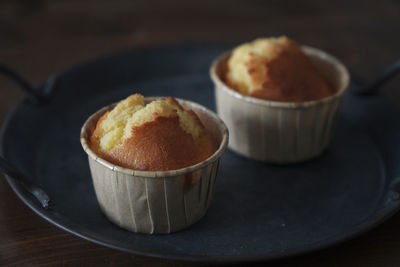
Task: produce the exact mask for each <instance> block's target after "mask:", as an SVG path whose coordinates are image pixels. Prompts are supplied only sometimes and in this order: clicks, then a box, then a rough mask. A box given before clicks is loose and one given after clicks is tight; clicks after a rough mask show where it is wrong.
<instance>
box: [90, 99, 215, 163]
mask: <svg viewBox="0 0 400 267" xmlns="http://www.w3.org/2000/svg"><path fill="white" fill-rule="evenodd" d="M90 144H91V145H90V146H91V148H92V149H93V150H94V151H95V152H96V153H97V154H98V155H99V156H100V157H102V158H104V159H106V160H108V161H109V162H111V163H114V164H116V165H120V166H122V167H126V168H131V169H136V170H149V171H162V170H175V169H180V168H183V167H187V166H191V165H194V164H196V163H199V162H200V161H203V160H205V159H206V158H208V157H209V156H211V155H212V154H213V153H214V152H215V150H216V146H215V144H214V142H213V140H212V138H211V137H210V135H209V134H208V133H207V131H206V129H205V128H204V126H203V124H202V123H201V121H200V119H199V118H198V117H197V115H196V114H195V113H194V112H193V111H191V110H185V109H184V108H183V107H182V106H181V105H180V104H179V103H178V102H177V101H176V100H175V99H174V98H172V97H169V98H166V99H161V100H156V101H153V102H151V103H149V104H147V105H145V103H144V98H143V96H142V95H139V94H133V95H130V96H129V97H127V98H126V99H124V100H122V101H120V102H119V103H118V104H117V105H116V106H115V107H114V108H113V109H112V110H111V111H108V112H106V113H105V114H104V115H103V116H102V117H101V118H100V119H99V120H98V122H97V125H96V128H95V130H94V131H93V133H92V136H91V138H90Z"/></svg>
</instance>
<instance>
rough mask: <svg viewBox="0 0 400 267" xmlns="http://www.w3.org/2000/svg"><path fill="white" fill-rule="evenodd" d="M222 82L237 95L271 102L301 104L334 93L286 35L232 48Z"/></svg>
mask: <svg viewBox="0 0 400 267" xmlns="http://www.w3.org/2000/svg"><path fill="white" fill-rule="evenodd" d="M225 81H226V84H227V85H228V86H229V87H231V88H233V89H235V90H237V91H238V92H240V93H241V94H244V95H248V96H252V97H257V98H261V99H265V100H271V101H281V102H295V103H302V102H306V101H314V100H319V99H322V98H325V97H328V96H331V95H332V94H334V93H335V91H334V88H332V87H331V86H330V85H329V84H328V82H327V81H326V80H325V78H324V77H323V76H322V75H321V74H320V73H319V72H318V70H317V69H316V68H315V66H314V65H313V64H312V62H311V60H310V59H309V58H308V57H307V56H306V55H305V54H304V53H303V51H302V50H301V47H300V45H298V44H297V43H295V42H294V41H292V40H290V39H289V38H287V37H286V36H283V37H280V38H264V39H257V40H255V41H253V42H251V43H246V44H243V45H240V46H239V47H237V48H235V49H234V50H233V52H232V55H231V56H230V58H229V60H228V70H227V72H226V74H225Z"/></svg>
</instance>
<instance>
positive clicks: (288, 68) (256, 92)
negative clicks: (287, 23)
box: [210, 36, 349, 163]
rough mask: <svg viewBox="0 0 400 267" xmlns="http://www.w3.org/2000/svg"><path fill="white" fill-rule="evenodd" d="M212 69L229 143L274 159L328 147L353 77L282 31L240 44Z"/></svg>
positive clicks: (293, 158) (298, 157)
mask: <svg viewBox="0 0 400 267" xmlns="http://www.w3.org/2000/svg"><path fill="white" fill-rule="evenodd" d="M210 75H211V78H212V80H213V82H214V84H215V96H216V103H217V111H218V114H219V116H220V117H221V118H222V119H223V120H224V121H225V123H226V124H227V126H228V129H229V131H230V135H231V136H230V142H229V148H230V149H232V150H233V151H235V152H237V153H238V154H240V155H243V156H245V157H249V158H252V159H257V160H262V161H265V162H271V163H295V162H301V161H305V160H308V159H311V158H313V157H316V156H318V155H319V154H321V153H322V152H323V151H324V150H325V149H326V148H327V147H328V145H329V143H330V140H331V138H332V134H333V130H334V125H335V120H336V114H337V110H338V107H339V103H340V97H341V96H342V94H343V93H344V92H345V90H346V88H347V86H348V83H349V74H348V71H347V70H346V68H345V67H344V65H343V64H342V63H340V62H339V61H338V60H337V59H335V58H334V57H332V56H330V55H328V54H327V53H325V52H323V51H321V50H318V49H315V48H311V47H307V46H301V45H299V44H297V43H296V42H294V41H292V40H290V39H289V38H287V37H284V36H283V37H278V38H263V39H257V40H255V41H253V42H251V43H246V44H243V45H240V46H238V47H236V48H235V49H233V50H232V51H229V52H227V53H225V54H223V55H222V56H221V57H219V58H218V59H216V60H215V61H214V63H213V64H212V66H211V69H210Z"/></svg>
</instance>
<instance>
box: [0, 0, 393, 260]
mask: <svg viewBox="0 0 400 267" xmlns="http://www.w3.org/2000/svg"><path fill="white" fill-rule="evenodd" d="M399 14H400V4H399V2H398V1H394V0H382V1H372V0H369V1H346V0H340V1H317V0H307V1H301V2H293V1H288V0H283V1H278V0H274V1H257V0H254V1H239V0H233V1H228V0H222V1H211V0H195V1H178V0H171V1H156V0H149V1H128V0H121V1H106V0H98V1H94V0H82V1H62V0H53V1H50V0H48V1H45V0H31V1H28V0H15V1H14V0H0V62H1V63H4V64H6V65H8V66H11V67H12V68H14V69H16V70H17V71H18V72H19V73H21V74H22V75H23V76H24V77H26V78H27V79H28V80H29V81H31V82H32V83H33V84H39V83H41V82H42V81H43V80H45V78H46V77H48V75H49V74H51V73H54V72H61V71H63V70H65V69H66V68H69V67H70V66H72V65H74V64H77V63H79V62H81V61H83V60H87V59H90V58H93V57H97V56H101V55H104V54H106V53H111V52H114V51H118V50H121V49H127V48H131V47H137V46H146V45H158V44H166V43H182V42H186V43H187V42H201V43H220V42H223V43H239V42H242V41H247V40H250V39H253V38H255V37H258V36H267V35H272V34H281V33H285V34H287V35H288V36H290V37H292V38H293V39H295V40H298V41H299V42H301V43H304V44H308V45H310V46H313V47H318V48H320V49H322V50H324V51H327V52H328V53H330V54H332V55H334V56H336V57H337V58H339V59H340V60H341V61H343V62H344V64H345V65H346V66H347V67H348V68H349V69H350V71H353V72H355V73H357V74H358V75H360V76H361V77H364V78H366V80H369V81H370V80H372V79H373V78H374V77H376V75H377V72H379V71H380V70H382V68H383V67H384V66H386V65H387V64H390V63H391V62H393V61H394V60H395V59H398V58H400V50H399V47H400V16H399ZM399 87H400V78H399V77H397V78H396V79H394V80H393V81H392V82H390V83H389V84H388V85H387V86H385V88H384V92H385V93H386V94H387V95H388V96H390V99H391V100H392V101H394V102H395V103H400V93H399V92H400V90H398V88H399ZM22 96H23V93H21V92H20V90H19V89H18V88H17V87H16V86H14V85H13V84H12V83H10V82H9V81H7V80H6V79H5V78H3V77H1V76H0V120H1V121H2V120H3V119H4V117H5V115H6V114H7V112H8V110H9V109H10V108H11V107H12V106H13V105H15V104H16V103H17V102H18V101H19V100H20V99H21V97H22ZM399 225H400V214H398V215H395V216H394V217H393V218H391V219H390V220H389V221H387V222H386V223H384V224H383V225H381V226H380V227H378V228H377V229H375V230H372V231H370V232H368V233H367V234H365V235H362V236H361V237H359V238H356V239H354V240H352V241H349V242H346V243H344V244H341V245H339V246H336V247H333V248H329V249H325V250H322V251H319V252H316V253H312V254H308V255H303V256H299V257H294V258H291V259H287V260H281V261H273V262H269V263H268V264H269V265H271V266H275V265H279V266H399V265H400V254H399V248H400V228H399ZM0 237H1V238H0V265H3V266H59V265H65V266H92V265H94V266H126V265H137V266H190V265H192V264H187V263H181V262H172V261H165V260H158V259H151V258H144V257H136V256H132V255H129V254H126V253H122V252H119V251H116V250H113V249H108V248H105V247H102V246H99V245H96V244H93V243H90V242H88V241H85V240H83V239H80V238H78V237H75V236H73V235H71V234H69V233H66V232H64V231H62V230H60V229H58V228H56V227H55V226H53V225H51V224H50V223H48V222H46V221H45V220H43V219H42V218H40V217H39V216H37V215H36V214H34V213H33V212H32V211H31V210H30V209H29V208H27V207H26V206H25V205H24V204H23V203H22V202H21V201H20V200H18V198H17V197H16V196H15V194H14V193H13V192H12V191H11V189H10V187H9V186H8V185H7V183H6V182H4V180H0ZM194 242H195V241H194ZM256 265H262V266H264V265H265V263H259V264H256Z"/></svg>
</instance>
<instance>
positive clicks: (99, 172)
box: [81, 98, 228, 234]
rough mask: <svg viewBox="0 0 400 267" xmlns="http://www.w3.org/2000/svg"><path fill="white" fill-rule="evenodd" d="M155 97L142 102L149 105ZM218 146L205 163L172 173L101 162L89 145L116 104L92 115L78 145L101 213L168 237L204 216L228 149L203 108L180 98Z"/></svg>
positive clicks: (218, 125)
mask: <svg viewBox="0 0 400 267" xmlns="http://www.w3.org/2000/svg"><path fill="white" fill-rule="evenodd" d="M156 99H159V98H145V101H146V102H151V101H153V100H156ZM177 100H178V101H179V103H180V104H181V105H182V106H183V107H185V108H189V109H192V110H193V111H194V112H195V113H196V114H197V115H198V117H199V118H200V120H201V121H202V123H203V125H204V126H205V128H206V129H207V131H208V132H209V133H210V134H211V136H212V137H213V138H214V140H215V141H217V143H218V144H219V147H218V149H217V151H216V152H215V153H214V154H213V155H212V156H211V157H209V158H208V159H206V160H205V161H203V162H200V163H198V164H196V165H194V166H190V167H186V168H182V169H179V170H173V171H135V170H132V169H126V168H122V167H119V166H116V165H114V164H111V163H109V162H107V161H105V160H104V159H102V158H99V157H98V156H97V155H96V154H95V153H94V152H93V151H92V150H91V149H90V147H89V146H88V142H87V139H88V138H89V137H90V134H91V133H92V131H93V129H94V127H95V125H96V123H97V120H98V119H99V118H100V117H101V116H102V115H103V114H104V113H105V112H106V111H108V110H111V109H112V108H113V107H114V106H115V104H114V105H110V106H108V107H105V108H103V109H101V110H99V111H98V112H96V113H95V114H94V115H92V116H91V117H90V118H89V119H88V120H87V121H86V123H85V124H84V126H83V128H82V132H81V143H82V146H83V148H84V150H85V151H86V153H87V154H88V158H89V165H90V171H91V174H92V179H93V185H94V188H95V192H96V196H97V200H98V202H99V205H100V208H101V209H102V211H103V212H104V214H105V215H106V216H107V217H108V218H109V219H110V220H111V221H112V222H114V223H115V224H117V225H119V226H120V227H122V228H125V229H128V230H130V231H134V232H138V233H147V234H168V233H172V232H176V231H179V230H182V229H185V228H187V227H189V226H190V225H192V224H194V223H195V222H197V221H198V220H200V219H201V218H202V217H203V216H204V215H205V213H206V212H207V210H208V208H209V206H210V204H211V201H212V198H213V195H214V191H215V183H216V179H217V173H218V166H219V160H220V157H221V155H222V154H223V152H224V150H225V148H226V146H227V144H228V130H227V128H226V126H225V124H224V123H223V122H222V121H221V119H219V118H218V116H217V115H216V114H215V113H214V112H212V111H210V110H208V109H207V108H205V107H203V106H201V105H199V104H196V103H193V102H190V101H185V100H181V99H177Z"/></svg>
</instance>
